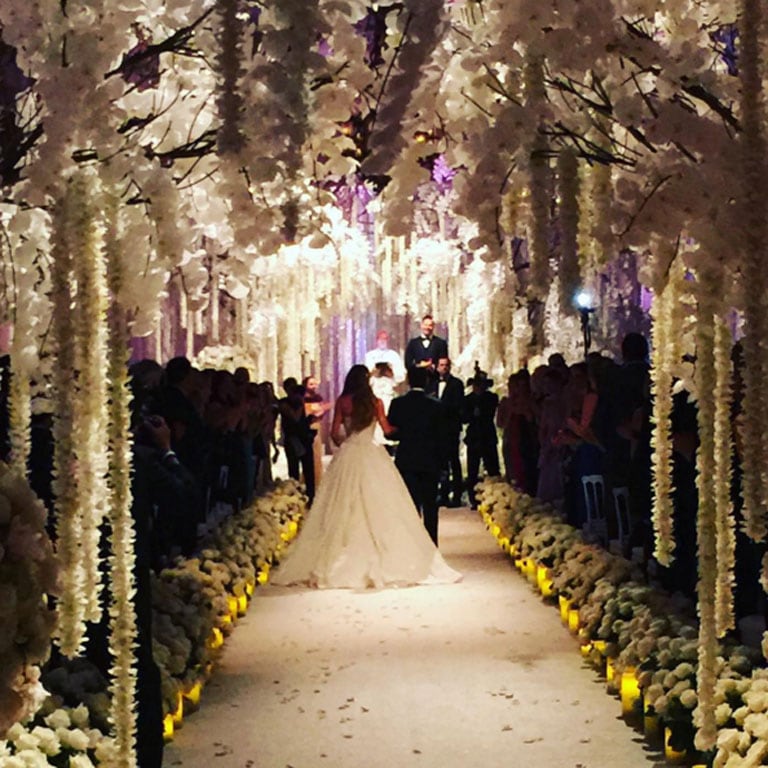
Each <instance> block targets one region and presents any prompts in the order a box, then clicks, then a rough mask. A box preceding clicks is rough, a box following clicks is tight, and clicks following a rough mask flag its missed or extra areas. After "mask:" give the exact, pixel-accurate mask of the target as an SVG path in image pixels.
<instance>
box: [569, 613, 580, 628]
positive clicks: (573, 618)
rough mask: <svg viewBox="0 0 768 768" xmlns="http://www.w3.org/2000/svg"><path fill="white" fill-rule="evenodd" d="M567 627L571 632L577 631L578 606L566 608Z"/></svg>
mask: <svg viewBox="0 0 768 768" xmlns="http://www.w3.org/2000/svg"><path fill="white" fill-rule="evenodd" d="M568 629H570V630H571V632H574V633H575V632H578V631H579V609H578V608H569V609H568Z"/></svg>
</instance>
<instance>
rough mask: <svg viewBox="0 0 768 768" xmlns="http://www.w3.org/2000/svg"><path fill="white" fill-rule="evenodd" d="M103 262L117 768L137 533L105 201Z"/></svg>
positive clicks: (127, 762) (109, 203)
mask: <svg viewBox="0 0 768 768" xmlns="http://www.w3.org/2000/svg"><path fill="white" fill-rule="evenodd" d="M105 214H106V223H107V226H106V232H105V256H106V266H107V280H108V284H109V290H110V294H111V297H110V298H111V301H110V312H109V345H108V349H107V359H108V395H109V411H108V422H107V435H108V439H107V443H108V446H109V475H108V488H109V513H110V518H109V523H110V539H111V545H112V546H111V555H110V558H109V564H110V574H111V578H110V590H111V594H112V602H111V608H110V612H109V614H110V630H111V633H110V643H109V647H110V653H111V655H112V670H111V671H112V680H111V685H110V690H111V694H112V700H111V707H110V719H111V721H112V725H113V727H114V733H115V744H116V747H117V749H116V754H117V755H118V760H119V763H117V766H118V768H135V766H136V752H135V744H136V712H135V700H136V671H135V654H134V648H135V647H136V636H137V631H136V611H135V608H134V605H133V601H132V600H131V596H132V595H133V594H134V593H135V589H136V586H135V579H134V563H135V555H134V543H135V531H134V526H133V517H132V514H131V507H132V501H133V499H132V494H131V441H130V403H131V395H130V389H129V386H128V357H129V350H128V338H129V333H128V325H127V315H126V312H125V309H124V308H123V306H122V304H121V302H120V297H121V288H122V282H123V278H122V274H123V267H122V259H121V257H122V244H121V239H120V234H119V229H118V224H119V220H118V205H117V200H116V199H115V198H114V197H113V196H111V195H108V196H107V200H106V205H105Z"/></svg>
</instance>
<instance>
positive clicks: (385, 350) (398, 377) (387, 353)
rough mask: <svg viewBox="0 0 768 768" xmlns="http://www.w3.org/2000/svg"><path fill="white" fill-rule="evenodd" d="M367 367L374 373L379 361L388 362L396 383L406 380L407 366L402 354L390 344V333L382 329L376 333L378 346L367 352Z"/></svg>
mask: <svg viewBox="0 0 768 768" xmlns="http://www.w3.org/2000/svg"><path fill="white" fill-rule="evenodd" d="M363 362H364V364H365V367H366V368H367V369H368V370H369V371H370V372H371V373H373V371H374V370H375V368H376V366H377V365H379V363H387V364H388V365H389V367H390V368H391V369H392V380H393V382H394V384H396V385H397V384H400V382H402V381H405V368H404V367H403V361H402V360H401V359H400V355H399V354H398V353H397V352H395V350H394V349H391V348H390V346H389V334H388V333H387V332H386V331H384V330H381V331H379V332H378V333H377V334H376V346H375V347H374V348H373V349H369V350H368V351H367V352H366V353H365V359H364V361H363Z"/></svg>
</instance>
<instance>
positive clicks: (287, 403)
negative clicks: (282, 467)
mask: <svg viewBox="0 0 768 768" xmlns="http://www.w3.org/2000/svg"><path fill="white" fill-rule="evenodd" d="M283 390H284V391H285V397H283V398H281V399H280V400H279V401H278V404H277V405H278V410H279V413H280V427H281V431H282V434H283V449H284V450H285V458H286V460H287V461H288V475H289V476H290V477H292V478H293V479H294V480H299V479H300V478H301V474H302V472H303V474H304V486H305V490H306V494H307V498H308V499H309V503H310V504H311V503H312V500H313V499H314V497H315V460H314V454H313V451H312V441H313V440H314V439H315V433H314V432H313V431H312V429H311V427H310V423H309V417H308V416H307V415H306V411H305V408H304V387H303V386H302V385H301V384H299V382H298V381H297V380H296V379H295V378H294V377H293V376H289V377H288V378H287V379H285V381H283Z"/></svg>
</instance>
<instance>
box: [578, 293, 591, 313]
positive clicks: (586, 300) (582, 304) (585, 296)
mask: <svg viewBox="0 0 768 768" xmlns="http://www.w3.org/2000/svg"><path fill="white" fill-rule="evenodd" d="M576 306H577V307H578V308H579V309H592V296H590V294H589V291H579V292H578V293H577V294H576Z"/></svg>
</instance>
